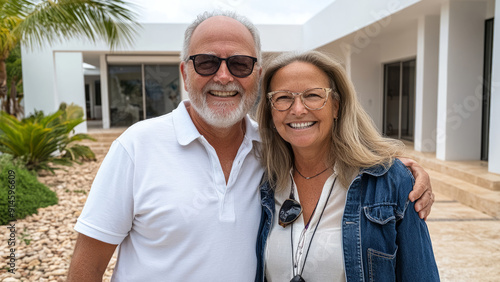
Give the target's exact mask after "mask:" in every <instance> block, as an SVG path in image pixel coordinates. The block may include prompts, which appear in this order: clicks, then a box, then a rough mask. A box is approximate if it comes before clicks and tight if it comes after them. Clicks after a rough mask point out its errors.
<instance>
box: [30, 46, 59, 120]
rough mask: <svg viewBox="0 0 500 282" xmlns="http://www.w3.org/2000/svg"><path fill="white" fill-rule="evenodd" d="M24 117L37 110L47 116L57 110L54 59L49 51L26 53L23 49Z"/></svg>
mask: <svg viewBox="0 0 500 282" xmlns="http://www.w3.org/2000/svg"><path fill="white" fill-rule="evenodd" d="M21 56H22V58H23V60H22V65H23V88H24V89H23V90H24V99H23V101H24V115H25V116H28V115H30V114H32V113H33V112H34V111H35V110H38V111H44V112H45V113H46V114H48V113H51V112H54V111H56V110H57V108H58V107H59V105H58V104H57V102H56V96H55V86H54V71H55V70H54V58H53V56H52V52H50V50H49V51H47V49H45V50H42V51H40V52H30V53H26V52H25V49H24V48H23V49H22V55H21Z"/></svg>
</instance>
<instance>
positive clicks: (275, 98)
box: [271, 88, 328, 111]
mask: <svg viewBox="0 0 500 282" xmlns="http://www.w3.org/2000/svg"><path fill="white" fill-rule="evenodd" d="M271 93H273V94H272V96H271V102H272V104H273V107H274V108H275V109H277V110H278V111H286V110H288V109H290V107H291V106H292V104H293V102H295V96H296V95H301V96H302V97H301V100H302V103H304V105H305V106H306V107H307V108H308V109H310V110H319V109H321V108H322V107H323V106H324V105H325V104H326V99H327V96H328V92H327V89H325V88H312V89H308V90H306V91H304V92H302V93H292V92H290V91H274V92H271Z"/></svg>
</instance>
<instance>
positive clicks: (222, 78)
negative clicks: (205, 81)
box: [214, 61, 234, 85]
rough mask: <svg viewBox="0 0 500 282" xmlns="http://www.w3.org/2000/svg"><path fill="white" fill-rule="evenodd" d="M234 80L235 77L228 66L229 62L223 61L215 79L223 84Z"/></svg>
mask: <svg viewBox="0 0 500 282" xmlns="http://www.w3.org/2000/svg"><path fill="white" fill-rule="evenodd" d="M233 80H234V77H233V75H232V74H231V72H230V71H229V69H228V67H227V62H226V61H223V62H221V64H220V67H219V69H218V70H217V72H216V73H215V75H214V81H215V82H219V83H220V84H222V85H226V84H228V83H229V82H231V81H233Z"/></svg>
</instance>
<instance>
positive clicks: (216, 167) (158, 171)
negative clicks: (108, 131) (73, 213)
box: [75, 101, 263, 282]
mask: <svg viewBox="0 0 500 282" xmlns="http://www.w3.org/2000/svg"><path fill="white" fill-rule="evenodd" d="M186 102H187V101H184V102H183V103H181V104H180V105H179V107H178V108H177V109H176V110H174V111H173V112H172V113H170V114H167V115H164V116H161V117H158V118H153V119H148V120H146V121H142V122H139V123H136V124H135V125H133V126H132V127H130V128H129V129H127V130H126V131H125V132H124V133H123V134H122V135H121V136H120V137H119V138H118V139H117V140H116V141H115V142H114V143H113V145H112V146H111V148H110V150H109V152H108V154H107V156H106V158H105V159H104V161H103V163H102V165H101V167H100V169H99V171H98V173H97V175H96V178H95V180H94V183H93V184H92V189H91V191H90V193H89V196H88V199H87V202H86V204H85V207H84V209H83V211H82V214H81V215H80V217H79V218H78V221H77V223H76V226H75V230H76V231H78V232H80V233H82V234H85V235H87V236H89V237H92V238H95V239H97V240H100V241H103V242H106V243H110V244H120V246H119V254H118V261H117V264H116V267H115V270H114V273H113V278H112V280H113V281H197V282H198V281H254V279H255V271H256V268H257V258H256V254H255V244H256V239H257V232H258V228H259V221H260V215H261V206H260V195H259V192H258V184H259V182H260V179H261V176H262V173H263V169H262V167H261V166H260V164H259V161H258V159H257V156H256V154H255V146H257V145H258V143H256V142H259V140H260V139H259V135H258V131H257V124H256V123H255V122H254V121H251V120H250V118H248V117H246V118H245V122H246V134H245V138H244V140H243V143H242V144H241V146H240V148H239V150H238V153H237V155H236V158H235V160H234V163H233V167H232V169H231V174H230V177H229V180H228V183H227V185H226V181H225V178H224V173H223V171H222V168H221V166H220V163H219V159H218V157H217V154H216V152H215V150H214V149H213V147H212V146H211V145H210V144H209V143H208V142H207V141H206V139H205V138H204V137H203V136H202V135H200V133H199V132H198V130H197V129H196V127H195V126H194V124H193V122H192V120H191V118H190V116H189V114H188V112H187V110H186V107H185V105H184V103H186Z"/></svg>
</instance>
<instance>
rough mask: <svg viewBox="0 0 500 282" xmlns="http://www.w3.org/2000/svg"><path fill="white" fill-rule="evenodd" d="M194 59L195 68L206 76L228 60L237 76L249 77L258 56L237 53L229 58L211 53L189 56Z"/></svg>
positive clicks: (232, 72)
mask: <svg viewBox="0 0 500 282" xmlns="http://www.w3.org/2000/svg"><path fill="white" fill-rule="evenodd" d="M189 59H190V60H193V64H194V70H195V71H196V72H197V73H198V74H200V75H204V76H208V75H212V74H215V73H216V72H217V71H218V70H219V68H220V65H221V63H222V61H226V64H227V68H228V69H229V72H230V73H231V74H232V75H234V76H236V77H247V76H249V75H250V74H251V73H252V71H253V67H254V64H255V62H256V61H257V59H256V58H254V57H250V56H244V55H235V56H230V57H227V58H219V57H217V56H214V55H209V54H198V55H194V56H191V57H189Z"/></svg>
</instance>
